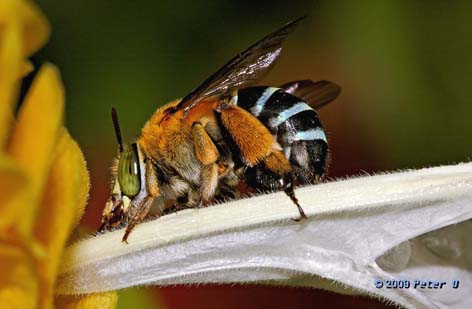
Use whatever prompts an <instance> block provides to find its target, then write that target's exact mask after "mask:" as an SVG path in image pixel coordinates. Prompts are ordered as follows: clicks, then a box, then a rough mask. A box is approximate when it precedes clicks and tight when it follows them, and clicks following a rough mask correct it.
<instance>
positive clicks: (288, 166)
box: [99, 18, 340, 242]
mask: <svg viewBox="0 0 472 309" xmlns="http://www.w3.org/2000/svg"><path fill="white" fill-rule="evenodd" d="M301 19H302V18H300V19H297V20H294V21H292V22H290V23H288V24H286V25H285V26H283V27H282V28H280V29H279V30H277V31H275V32H273V33H271V34H269V35H268V36H266V37H265V38H263V39H262V40H260V41H258V42H256V43H255V44H253V45H252V46H250V47H249V48H248V49H246V50H245V51H243V52H241V53H239V54H238V55H237V56H236V57H234V58H233V59H231V60H230V61H229V62H228V63H226V64H225V65H224V66H223V67H222V68H221V69H219V70H218V71H217V72H216V73H214V74H213V75H211V76H210V77H209V78H208V79H207V80H205V81H204V82H203V83H202V84H201V85H200V86H199V87H197V88H196V89H195V90H193V91H192V92H190V93H189V94H188V95H187V96H185V97H184V98H183V99H181V100H176V101H174V102H171V103H169V104H167V105H165V106H163V107H161V108H159V109H158V110H157V111H156V112H155V113H154V115H153V116H152V117H151V118H150V120H149V121H148V122H147V123H146V124H145V126H144V127H143V129H142V131H141V134H140V136H139V138H138V139H137V141H136V142H135V143H133V144H131V145H130V146H123V143H122V140H121V133H120V129H119V125H118V118H117V116H116V111H115V110H113V113H112V114H113V116H112V118H113V123H114V126H115V132H116V135H117V138H118V144H119V155H118V158H117V159H116V164H115V168H114V169H113V172H112V183H111V187H112V192H111V196H110V199H109V200H108V202H107V205H106V207H105V209H104V211H103V218H102V225H101V227H100V228H99V231H100V232H103V231H106V230H113V229H115V228H119V227H125V226H126V231H125V234H124V236H123V241H125V242H126V240H127V238H128V236H129V234H130V232H131V231H132V230H133V228H134V227H135V226H136V224H138V223H140V222H141V221H142V220H143V219H144V218H145V216H146V215H147V213H148V212H149V209H150V208H151V205H152V203H153V201H154V200H155V198H157V197H163V198H164V199H166V200H169V201H175V203H176V204H179V203H180V204H185V206H186V207H201V206H202V205H207V204H210V203H211V202H212V201H214V200H218V199H225V198H228V197H231V196H234V195H237V186H238V184H239V183H241V182H243V183H245V184H246V185H248V186H250V187H252V188H255V189H258V190H262V191H274V190H284V191H285V192H286V193H287V195H288V196H289V197H290V199H291V200H292V201H293V203H294V204H295V205H296V206H297V207H298V210H299V213H300V218H304V217H306V216H305V213H304V211H303V208H302V207H301V206H300V205H299V203H298V201H297V198H296V196H295V193H294V186H296V185H297V184H300V183H315V182H319V181H320V180H321V179H322V177H323V176H324V174H325V171H326V165H327V156H328V141H327V139H326V134H325V131H324V129H323V126H322V125H321V122H320V121H319V119H318V116H317V113H316V112H315V110H314V109H316V108H319V107H320V106H322V105H324V104H327V103H329V102H330V101H332V100H334V99H335V98H336V97H337V96H338V95H339V92H340V88H339V86H337V85H336V84H334V83H332V82H328V81H318V82H313V81H310V80H302V81H295V82H290V83H287V84H284V85H282V86H280V87H263V86H254V85H255V84H256V83H257V82H258V81H259V80H260V79H261V78H262V77H263V76H264V75H265V74H266V73H267V72H268V71H269V70H270V69H271V68H272V67H273V65H274V63H275V60H276V59H277V58H278V56H279V55H280V52H281V45H282V42H283V41H284V39H285V38H286V37H287V35H288V34H289V33H290V32H292V30H293V29H294V28H295V27H296V26H297V25H298V24H299V22H300V21H301ZM158 215H160V214H158Z"/></svg>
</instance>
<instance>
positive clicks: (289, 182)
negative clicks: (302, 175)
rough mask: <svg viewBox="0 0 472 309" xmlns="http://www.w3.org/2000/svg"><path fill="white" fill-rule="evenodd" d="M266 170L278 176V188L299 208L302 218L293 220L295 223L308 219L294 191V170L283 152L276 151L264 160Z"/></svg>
mask: <svg viewBox="0 0 472 309" xmlns="http://www.w3.org/2000/svg"><path fill="white" fill-rule="evenodd" d="M264 165H265V168H266V169H268V170H269V171H271V172H272V173H274V174H276V179H277V187H278V189H282V190H284V192H285V194H287V196H288V197H289V198H290V199H291V200H292V202H293V203H294V204H295V206H297V208H298V212H299V213H300V217H299V218H296V219H293V220H294V221H300V220H301V219H306V218H307V216H306V214H305V211H304V210H303V208H302V206H300V204H299V203H298V199H297V197H296V196H295V191H294V180H295V179H294V176H293V174H292V169H291V166H290V163H289V162H288V160H287V159H286V158H285V156H284V155H283V153H282V152H281V151H274V152H273V153H271V154H270V155H269V156H268V157H267V158H265V159H264Z"/></svg>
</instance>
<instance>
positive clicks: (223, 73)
mask: <svg viewBox="0 0 472 309" xmlns="http://www.w3.org/2000/svg"><path fill="white" fill-rule="evenodd" d="M304 18H305V17H301V18H298V19H296V20H293V21H291V22H289V23H288V24H286V25H285V26H283V27H282V28H280V29H279V30H277V31H275V32H273V33H271V34H269V35H268V36H266V37H265V38H263V39H262V40H260V41H258V42H256V43H255V44H253V45H252V46H251V47H249V48H248V49H246V50H245V51H243V52H241V53H239V54H238V55H237V56H236V57H234V58H233V59H231V60H230V61H228V63H226V64H225V65H224V66H223V67H222V68H221V69H219V70H218V71H216V72H215V73H214V74H213V75H211V76H210V77H209V78H208V79H207V80H205V81H204V82H203V83H202V84H201V85H200V86H198V87H197V88H196V89H195V90H193V91H192V92H191V93H189V94H188V95H187V96H185V97H184V98H183V99H182V100H181V101H180V103H179V104H178V105H177V106H176V110H177V109H182V108H183V109H184V111H188V110H190V109H191V108H192V107H193V106H195V104H197V103H198V102H199V101H200V100H201V99H202V98H206V97H210V96H214V95H220V94H225V93H229V92H230V91H231V90H233V89H237V88H241V87H244V86H249V85H254V84H255V83H256V82H257V81H259V80H260V79H261V78H262V77H264V75H265V74H266V73H268V72H269V71H270V69H271V68H272V67H273V65H274V63H275V60H276V59H277V57H278V56H279V55H280V51H281V49H282V42H283V41H284V40H285V38H286V37H287V35H288V34H290V33H291V32H292V31H293V29H295V27H296V26H297V25H298V24H299V23H300V21H301V20H303V19H304Z"/></svg>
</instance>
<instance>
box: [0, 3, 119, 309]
mask: <svg viewBox="0 0 472 309" xmlns="http://www.w3.org/2000/svg"><path fill="white" fill-rule="evenodd" d="M48 36H49V25H48V22H47V20H46V19H45V17H44V16H43V15H42V14H41V12H40V11H39V10H38V8H36V7H35V6H34V5H33V4H32V3H31V2H29V1H24V0H1V1H0V274H1V275H0V304H1V306H2V307H5V308H51V307H53V305H54V303H55V304H56V305H57V306H60V307H68V308H83V307H91V306H100V307H101V308H114V307H115V306H116V300H117V296H116V293H115V292H109V293H99V294H94V295H88V296H82V297H58V298H56V299H54V289H55V284H56V275H57V269H58V265H59V262H60V259H61V256H62V253H63V249H64V246H65V244H66V242H67V240H68V239H69V237H70V236H71V234H72V231H73V229H74V228H75V227H76V226H77V224H78V223H79V220H80V217H81V216H82V214H83V212H84V208H85V204H86V201H87V196H88V190H89V176H88V172H87V169H86V166H85V160H84V157H83V155H82V152H81V151H80V148H79V146H78V145H77V143H76V142H75V141H74V140H73V139H72V138H71V136H70V135H69V133H68V132H67V130H66V129H65V128H64V127H63V116H64V115H63V114H64V89H63V86H62V82H61V80H60V76H59V72H58V70H57V69H56V68H55V67H54V66H53V65H51V64H45V65H43V66H42V67H41V68H40V70H39V72H38V73H37V75H36V77H35V80H34V81H33V84H32V86H31V88H30V90H29V91H28V93H27V95H26V97H25V99H24V101H23V102H22V106H21V109H20V111H19V113H18V115H17V117H16V119H14V117H13V107H14V105H15V103H16V102H17V95H18V85H19V83H20V80H21V77H22V76H24V75H25V74H26V73H27V72H28V71H29V70H31V64H30V63H29V62H28V60H27V57H28V56H30V55H31V54H32V53H33V52H35V51H36V50H37V49H38V48H40V47H41V46H42V45H43V44H44V43H45V41H46V40H47V38H48Z"/></svg>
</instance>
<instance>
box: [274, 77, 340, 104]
mask: <svg viewBox="0 0 472 309" xmlns="http://www.w3.org/2000/svg"><path fill="white" fill-rule="evenodd" d="M280 88H282V89H283V90H284V91H286V92H288V93H290V94H293V95H294V96H296V97H299V98H300V99H302V100H303V101H305V102H307V103H308V104H309V105H310V106H311V107H312V108H314V109H318V108H320V107H322V106H325V105H326V104H328V103H329V102H331V101H333V100H334V99H336V98H337V97H338V96H339V93H340V92H341V87H339V86H338V85H336V84H335V83H333V82H329V81H326V80H320V81H317V82H314V81H312V80H309V79H306V80H297V81H293V82H289V83H286V84H283V85H281V86H280Z"/></svg>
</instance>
